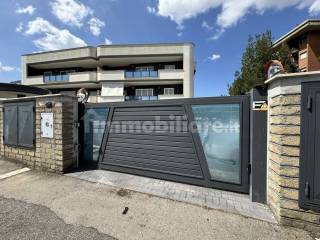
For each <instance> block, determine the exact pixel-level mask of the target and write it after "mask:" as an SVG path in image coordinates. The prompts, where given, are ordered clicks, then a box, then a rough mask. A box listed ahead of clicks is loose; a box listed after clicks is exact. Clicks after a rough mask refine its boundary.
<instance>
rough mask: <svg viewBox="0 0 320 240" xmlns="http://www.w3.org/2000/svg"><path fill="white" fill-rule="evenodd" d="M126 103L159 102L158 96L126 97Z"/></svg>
mask: <svg viewBox="0 0 320 240" xmlns="http://www.w3.org/2000/svg"><path fill="white" fill-rule="evenodd" d="M124 100H125V101H150V100H158V96H125V97H124Z"/></svg>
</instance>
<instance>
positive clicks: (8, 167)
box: [0, 159, 23, 175]
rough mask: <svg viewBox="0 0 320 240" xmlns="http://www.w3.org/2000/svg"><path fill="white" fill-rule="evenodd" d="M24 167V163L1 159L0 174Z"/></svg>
mask: <svg viewBox="0 0 320 240" xmlns="http://www.w3.org/2000/svg"><path fill="white" fill-rule="evenodd" d="M20 168H23V165H22V164H20V163H17V162H13V161H8V160H3V159H0V175H2V174H5V173H8V172H12V171H14V170H17V169H20Z"/></svg>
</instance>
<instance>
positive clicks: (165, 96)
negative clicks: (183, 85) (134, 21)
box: [158, 94, 184, 100]
mask: <svg viewBox="0 0 320 240" xmlns="http://www.w3.org/2000/svg"><path fill="white" fill-rule="evenodd" d="M177 98H184V96H183V94H174V95H158V99H159V100H164V99H177Z"/></svg>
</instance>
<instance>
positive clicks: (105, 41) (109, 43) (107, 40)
mask: <svg viewBox="0 0 320 240" xmlns="http://www.w3.org/2000/svg"><path fill="white" fill-rule="evenodd" d="M104 44H106V45H111V44H112V41H111V40H110V39H108V38H105V39H104Z"/></svg>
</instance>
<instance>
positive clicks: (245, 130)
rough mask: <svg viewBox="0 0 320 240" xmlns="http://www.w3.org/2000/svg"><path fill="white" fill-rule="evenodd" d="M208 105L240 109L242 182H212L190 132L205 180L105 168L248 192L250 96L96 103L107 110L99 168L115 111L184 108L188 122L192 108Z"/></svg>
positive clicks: (200, 148) (191, 115)
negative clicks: (126, 108)
mask: <svg viewBox="0 0 320 240" xmlns="http://www.w3.org/2000/svg"><path fill="white" fill-rule="evenodd" d="M210 104H212V105H213V104H239V106H240V116H239V117H240V160H241V168H240V173H241V183H240V184H233V183H226V182H222V181H217V180H212V179H211V175H210V173H209V168H208V164H207V160H206V157H205V154H204V151H203V147H202V144H201V140H200V137H199V134H196V133H190V134H191V135H192V136H191V137H192V140H193V142H194V148H195V149H194V150H195V152H196V155H197V158H198V160H199V163H200V167H201V170H202V172H203V175H204V179H201V180H197V179H191V178H187V177H183V176H179V177H178V179H177V177H175V176H174V175H168V174H163V173H160V172H154V171H149V172H148V171H146V170H140V169H133V168H130V167H117V166H111V165H108V169H109V170H111V171H119V172H125V173H129V174H136V175H143V176H147V177H155V178H160V179H168V180H171V181H178V182H181V180H183V181H182V182H185V183H189V184H193V185H201V186H205V187H210V188H218V189H224V190H230V191H235V192H242V193H249V164H250V97H249V96H230V97H207V98H186V99H174V100H171V99H170V100H161V101H143V102H140V101H132V102H108V103H99V105H102V106H106V107H108V108H109V114H108V117H107V124H106V129H105V132H104V135H103V140H102V143H101V147H100V154H99V158H98V165H99V169H101V168H102V165H104V164H103V161H102V160H103V157H104V151H105V149H106V144H107V139H108V136H109V129H108V123H111V120H112V119H113V115H114V109H115V108H121V107H144V106H145V107H151V106H177V105H179V106H182V107H183V108H184V109H185V113H186V115H187V120H188V121H194V115H193V112H192V109H191V106H192V105H210ZM124 170H126V171H124Z"/></svg>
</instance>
